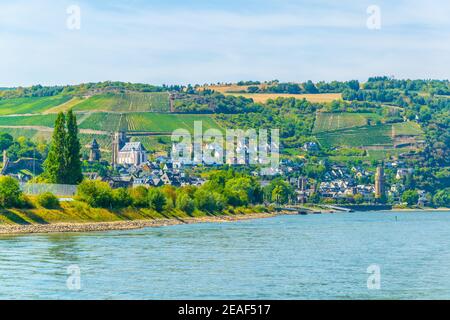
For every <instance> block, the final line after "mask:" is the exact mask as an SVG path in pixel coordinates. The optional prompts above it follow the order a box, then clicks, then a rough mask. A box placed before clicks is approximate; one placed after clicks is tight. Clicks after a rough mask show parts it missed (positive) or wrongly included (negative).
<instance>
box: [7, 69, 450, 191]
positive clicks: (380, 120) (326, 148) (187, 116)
mask: <svg viewBox="0 0 450 320" xmlns="http://www.w3.org/2000/svg"><path fill="white" fill-rule="evenodd" d="M68 110H73V112H74V113H75V114H76V115H77V119H78V125H79V128H80V135H79V136H80V139H81V143H82V146H83V154H84V156H86V155H87V151H86V149H85V148H84V147H85V146H86V145H87V144H88V143H89V142H90V141H92V139H93V138H95V139H96V140H97V141H98V142H99V144H100V148H101V149H102V153H103V155H104V158H105V159H108V158H109V157H110V152H111V151H110V149H111V138H110V134H111V133H112V132H114V131H117V130H119V129H121V130H126V131H128V132H139V133H144V135H143V136H142V137H140V141H142V143H143V144H144V145H145V147H146V148H147V149H148V150H149V151H150V152H151V153H152V156H153V157H157V156H160V155H167V154H168V152H169V151H170V147H171V145H170V133H171V132H172V131H173V130H174V129H177V128H186V129H188V130H192V129H193V123H194V121H196V120H202V121H203V127H204V129H208V128H218V129H224V128H242V129H244V128H256V129H258V128H279V129H280V138H281V153H282V156H283V161H286V162H290V163H294V164H295V165H296V168H298V170H297V171H296V172H295V173H293V174H292V175H296V176H300V175H302V176H307V177H308V178H310V179H313V181H317V182H318V183H319V182H320V181H324V179H325V176H326V174H327V173H329V172H330V168H331V167H332V166H334V165H339V166H346V167H348V168H363V169H364V170H367V171H371V172H373V171H374V168H375V167H376V166H377V165H379V164H380V163H381V162H384V163H390V164H392V163H394V164H396V163H400V164H399V165H400V166H401V167H402V168H406V169H412V170H411V172H413V173H412V174H411V177H409V176H408V175H405V176H408V178H407V179H409V180H408V181H403V182H404V183H406V184H411V185H410V187H411V188H414V189H424V190H427V191H429V192H431V194H436V193H437V192H438V191H439V190H447V192H448V189H446V188H448V187H449V180H450V151H449V146H450V132H449V124H450V82H449V81H448V80H401V79H393V78H390V77H385V76H381V77H372V78H369V79H368V80H367V81H366V82H364V83H360V82H359V81H357V80H349V81H342V82H341V81H332V82H317V83H313V82H312V81H305V82H302V83H283V82H280V81H278V80H272V81H265V82H261V81H240V82H238V83H216V84H202V85H185V86H182V85H162V86H155V85H148V84H133V83H124V82H110V81H107V82H101V83H87V84H80V85H67V86H53V87H46V86H41V85H36V86H32V87H27V88H21V87H20V88H2V89H1V90H0V132H1V133H2V134H1V136H0V149H2V150H7V154H8V156H9V157H10V159H11V161H15V160H18V159H20V158H24V157H25V158H26V157H38V158H41V159H45V158H46V156H47V152H48V150H47V145H48V143H47V142H48V140H49V138H50V136H51V132H52V127H53V124H54V122H55V119H56V115H57V113H58V112H61V111H64V112H66V111H68ZM145 133H148V135H145ZM358 170H359V169H358ZM395 175H396V170H394V169H392V172H391V171H390V168H387V180H388V182H389V181H390V183H391V184H393V183H394V182H395V178H394V176H395ZM360 178H361V180H362V182H364V179H366V178H364V177H360ZM367 179H369V180H370V179H372V180H373V178H367ZM367 179H366V180H367ZM402 179H406V178H405V177H403V178H402ZM372 182H373V181H372Z"/></svg>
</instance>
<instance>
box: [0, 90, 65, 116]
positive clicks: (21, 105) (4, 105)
mask: <svg viewBox="0 0 450 320" xmlns="http://www.w3.org/2000/svg"><path fill="white" fill-rule="evenodd" d="M70 99H71V96H61V95H59V96H53V97H30V98H15V99H2V100H0V115H2V116H4V115H11V114H26V113H41V112H43V111H45V110H47V109H50V108H53V107H56V106H58V105H60V104H63V103H65V102H67V101H69V100H70Z"/></svg>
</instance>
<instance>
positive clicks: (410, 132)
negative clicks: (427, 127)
mask: <svg viewBox="0 0 450 320" xmlns="http://www.w3.org/2000/svg"><path fill="white" fill-rule="evenodd" d="M392 126H393V131H394V133H395V135H396V136H422V135H423V131H422V129H421V128H420V125H419V124H418V123H417V122H413V121H408V122H399V123H394V124H393V125H392Z"/></svg>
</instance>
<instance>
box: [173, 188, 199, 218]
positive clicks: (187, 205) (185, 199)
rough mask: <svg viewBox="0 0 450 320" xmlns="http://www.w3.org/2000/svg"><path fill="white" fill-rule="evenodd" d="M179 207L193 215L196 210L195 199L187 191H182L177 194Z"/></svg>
mask: <svg viewBox="0 0 450 320" xmlns="http://www.w3.org/2000/svg"><path fill="white" fill-rule="evenodd" d="M176 203H177V208H178V209H180V210H181V211H184V212H186V213H187V214H189V215H191V214H192V213H193V212H194V210H195V204H194V200H192V199H191V198H190V197H189V195H188V194H186V193H184V192H183V193H180V194H179V195H178V196H177V201H176Z"/></svg>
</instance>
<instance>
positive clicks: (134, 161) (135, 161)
mask: <svg viewBox="0 0 450 320" xmlns="http://www.w3.org/2000/svg"><path fill="white" fill-rule="evenodd" d="M144 162H147V150H145V147H144V146H143V145H142V143H140V142H127V143H125V145H124V146H123V148H122V149H120V151H119V154H118V157H117V163H118V164H128V165H135V166H138V165H140V164H141V163H144Z"/></svg>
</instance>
